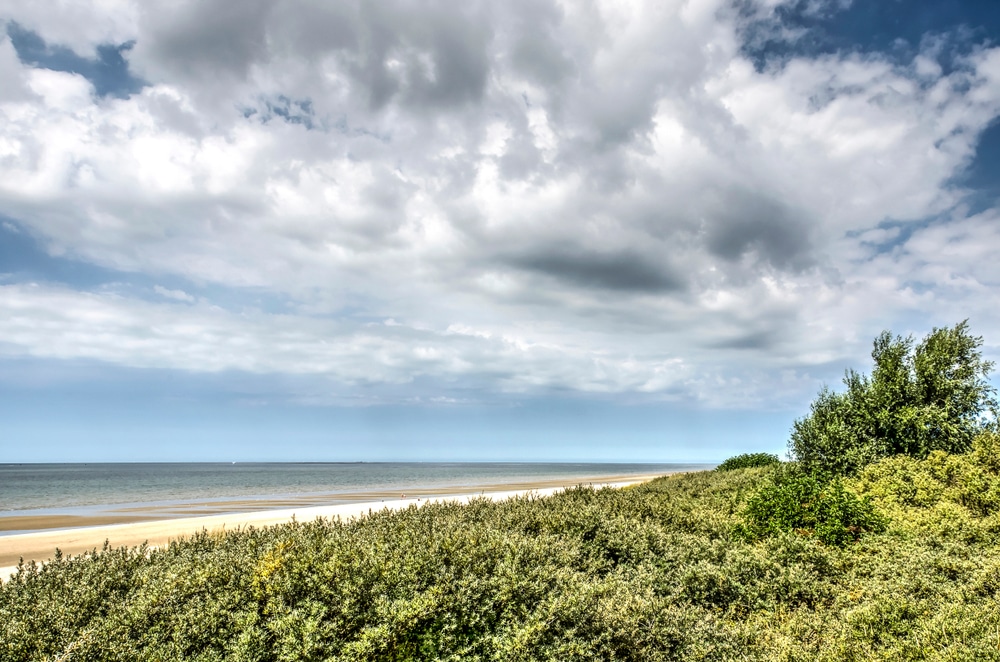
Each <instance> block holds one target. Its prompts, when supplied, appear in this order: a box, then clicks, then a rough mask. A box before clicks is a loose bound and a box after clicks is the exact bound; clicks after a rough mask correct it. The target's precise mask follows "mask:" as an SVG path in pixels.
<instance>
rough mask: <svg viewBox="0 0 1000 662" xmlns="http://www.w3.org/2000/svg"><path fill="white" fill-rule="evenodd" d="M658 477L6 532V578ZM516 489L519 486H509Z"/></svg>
mask: <svg viewBox="0 0 1000 662" xmlns="http://www.w3.org/2000/svg"><path fill="white" fill-rule="evenodd" d="M659 475H660V474H657V475H656V476H632V477H629V478H628V479H626V480H618V481H614V482H599V483H598V482H590V481H589V480H577V481H569V482H564V484H562V485H559V486H541V487H539V486H535V487H527V488H524V487H523V486H522V485H523V484H518V485H517V487H520V488H521V489H508V490H505V491H490V490H488V489H478V488H477V489H478V491H476V492H475V493H472V494H470V493H468V488H466V489H465V493H464V494H448V495H444V496H435V497H429V498H422V497H420V498H418V497H416V496H413V497H408V498H405V499H404V498H399V497H396V498H394V499H392V498H390V499H386V500H384V501H381V500H380V501H369V502H364V503H347V504H339V505H334V506H304V507H298V508H287V509H283V510H261V511H257V512H241V513H228V514H224V515H210V516H206V517H183V518H178V519H165V520H163V519H161V520H158V521H145V522H131V523H124V524H110V525H103V526H87V527H82V528H75V529H60V530H49V531H33V532H31V533H20V534H14V535H8V536H0V582H2V581H6V579H7V578H9V577H10V576H11V575H12V574H14V573H15V571H16V570H17V565H16V563H17V562H18V559H21V558H23V559H24V561H25V563H27V562H28V561H31V560H34V561H37V562H44V561H46V560H48V559H51V558H52V557H53V556H54V554H55V550H56V548H59V550H60V551H61V552H62V553H63V554H64V555H65V556H67V557H68V556H73V555H76V554H82V553H84V552H89V551H91V550H93V549H95V548H96V549H101V547H102V546H103V545H104V541H105V540H107V541H108V543H109V544H110V545H111V546H112V547H123V546H126V547H135V546H137V545H141V544H143V543H147V544H149V545H151V546H163V545H167V544H168V543H169V542H170V541H171V540H177V539H178V538H183V537H185V536H189V535H192V534H194V533H197V532H199V531H201V530H202V529H205V530H207V531H218V530H223V529H227V528H228V529H238V528H242V527H247V526H254V527H262V526H269V525H272V524H282V523H285V522H289V521H291V519H292V518H293V517H294V518H295V519H296V521H299V522H311V521H313V520H314V519H316V518H318V517H325V518H334V517H339V518H340V519H342V520H348V519H352V518H356V517H360V516H362V515H367V514H368V513H369V512H377V511H380V510H386V509H388V510H401V509H403V508H407V507H409V506H411V505H417V506H421V505H424V504H426V503H431V502H443V501H448V502H457V503H468V502H469V500H471V499H475V498H482V497H486V498H489V499H492V500H494V501H497V500H502V499H509V498H511V497H513V496H519V495H524V494H528V493H533V494H537V495H538V496H548V495H550V494H553V493H555V492H559V491H561V490H563V489H565V488H566V487H572V486H574V485H579V484H587V485H593V486H594V487H595V488H596V487H625V486H628V485H635V484H638V483H643V482H646V481H648V480H651V479H653V478H656V477H657V476H659ZM508 487H513V486H508Z"/></svg>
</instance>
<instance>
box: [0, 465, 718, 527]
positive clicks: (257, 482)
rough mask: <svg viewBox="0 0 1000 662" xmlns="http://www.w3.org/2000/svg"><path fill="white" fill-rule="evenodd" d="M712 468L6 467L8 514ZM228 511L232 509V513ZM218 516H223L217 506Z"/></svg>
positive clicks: (2, 495) (343, 496) (314, 498)
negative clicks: (219, 513) (219, 514)
mask: <svg viewBox="0 0 1000 662" xmlns="http://www.w3.org/2000/svg"><path fill="white" fill-rule="evenodd" d="M711 466H713V465H705V464H619V463H606V464H599V463H534V462H532V463H522V462H356V463H338V462H329V463H326V462H322V463H311V462H310V463H253V462H237V463H90V464H0V517H11V516H23V515H94V514H97V513H100V512H110V511H125V510H141V509H144V508H163V507H165V506H172V507H182V506H185V505H186V504H188V505H194V504H197V505H200V506H204V505H205V504H208V505H209V506H211V505H212V504H216V505H218V504H224V503H225V502H234V503H235V502H237V501H238V502H239V503H240V504H241V506H240V507H241V508H242V507H245V506H246V503H247V502H252V501H254V500H259V501H262V502H273V501H276V500H281V499H300V500H301V499H303V498H308V499H309V501H310V503H313V504H317V505H318V504H325V503H330V504H334V503H344V502H348V501H351V500H356V498H357V495H364V494H372V493H388V492H401V493H405V492H411V493H412V492H418V491H419V492H422V493H427V494H433V493H434V492H436V491H442V492H444V491H447V490H449V489H454V488H457V487H463V488H464V487H468V488H470V491H475V490H476V488H477V487H480V486H494V485H499V484H516V483H531V482H538V481H548V480H567V479H574V480H579V481H580V483H586V482H587V480H588V479H590V478H600V477H606V476H640V475H650V474H667V473H676V472H683V471H699V470H702V469H707V468H710V467H711ZM222 510H225V508H223V509H222ZM213 511H216V512H217V511H219V508H218V507H216V508H214V509H213Z"/></svg>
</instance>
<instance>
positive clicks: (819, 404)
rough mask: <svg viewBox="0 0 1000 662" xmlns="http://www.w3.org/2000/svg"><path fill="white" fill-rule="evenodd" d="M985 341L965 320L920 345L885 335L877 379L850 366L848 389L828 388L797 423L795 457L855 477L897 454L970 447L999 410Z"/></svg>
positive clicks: (875, 355)
mask: <svg viewBox="0 0 1000 662" xmlns="http://www.w3.org/2000/svg"><path fill="white" fill-rule="evenodd" d="M982 344H983V339H982V338H981V337H978V336H972V335H971V334H970V333H969V330H968V325H967V323H966V322H961V323H959V324H956V325H955V326H954V327H953V328H950V329H949V328H942V329H937V328H935V329H934V330H933V331H932V332H931V333H930V334H928V335H927V337H925V338H924V339H923V340H922V341H921V342H920V343H919V344H917V345H916V346H914V341H913V338H912V337H907V338H903V337H901V336H895V337H893V336H892V334H890V333H889V332H888V331H885V332H883V333H882V334H881V335H880V336H879V337H878V338H876V339H875V343H874V347H873V349H872V359H873V360H874V362H875V367H874V369H873V370H872V374H871V377H868V376H866V375H863V374H860V373H857V372H855V371H854V370H849V371H848V372H847V374H846V375H845V377H844V385H845V386H846V387H847V390H846V391H845V392H844V393H833V392H831V391H830V390H829V389H827V388H825V387H824V388H823V390H821V391H820V393H819V396H818V397H817V398H816V400H815V401H814V402H813V403H812V406H811V411H810V413H809V415H808V416H806V417H805V418H802V419H800V420H797V421H795V424H794V427H793V430H792V436H791V440H790V441H789V450H790V454H791V455H792V457H794V458H795V459H796V460H798V461H800V462H801V463H802V464H803V465H805V466H807V467H809V468H811V469H817V470H820V471H825V472H830V473H836V474H847V475H851V474H854V473H856V472H858V471H859V470H861V469H862V468H864V467H865V466H866V465H868V464H870V463H871V462H874V461H876V460H879V459H881V458H884V457H891V456H893V455H909V456H912V457H916V458H923V457H927V455H928V454H929V453H930V452H932V451H935V450H938V451H944V452H946V453H964V452H966V451H968V450H969V449H970V447H971V446H972V440H973V439H974V438H975V437H976V435H978V434H980V433H982V432H983V431H985V430H986V429H987V428H988V427H989V416H988V415H989V414H991V413H992V414H995V413H996V409H997V401H996V399H995V397H994V394H995V390H994V388H993V387H992V386H991V385H990V383H989V381H988V380H987V377H988V375H989V373H990V371H991V370H992V368H993V364H992V363H991V362H989V361H985V360H983V357H982V352H981V351H980V349H979V348H980V347H981V346H982Z"/></svg>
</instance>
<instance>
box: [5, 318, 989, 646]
mask: <svg viewBox="0 0 1000 662" xmlns="http://www.w3.org/2000/svg"><path fill="white" fill-rule="evenodd" d="M981 343H982V341H981V339H978V338H975V337H972V336H971V335H969V333H968V330H967V328H966V327H965V325H964V324H960V325H956V326H955V327H953V328H951V329H935V330H934V331H933V332H932V334H930V335H929V336H928V337H927V338H925V339H924V341H923V342H921V343H920V344H914V343H913V341H912V340H910V339H904V338H893V337H891V336H888V335H883V336H881V337H880V339H879V340H877V341H876V347H875V350H876V351H875V352H874V353H873V357H874V358H875V362H876V368H875V371H873V373H872V376H871V377H868V376H864V375H859V374H857V373H853V372H849V373H848V375H847V378H846V379H845V381H847V382H848V383H847V386H848V390H847V391H846V394H835V393H832V392H830V391H828V390H824V391H822V392H821V394H820V397H819V398H818V400H817V402H816V403H814V406H813V408H812V410H811V412H810V413H809V415H807V416H806V417H805V418H804V419H802V420H800V421H798V422H796V425H795V428H794V430H793V435H792V441H791V443H790V453H791V455H792V457H793V459H794V460H795V461H793V462H775V461H774V459H773V458H770V459H768V458H765V457H764V456H762V455H761V456H759V457H757V458H750V459H745V460H738V461H734V462H731V463H729V465H728V466H726V465H724V466H723V467H720V468H723V469H725V470H715V471H707V472H699V473H692V474H685V475H678V476H669V477H664V478H661V479H658V480H655V481H652V482H649V483H646V484H643V485H639V486H635V487H633V488H628V489H600V490H593V489H589V488H577V489H572V490H568V491H566V492H564V493H560V494H557V495H554V496H551V497H546V498H535V497H531V496H528V497H522V498H516V499H511V500H509V501H503V502H491V501H488V500H479V501H474V502H473V503H471V504H470V505H466V506H459V505H454V504H429V505H426V506H424V507H421V508H418V507H411V508H409V509H408V510H404V511H399V512H391V513H390V512H379V513H374V514H372V515H370V516H367V517H364V518H361V519H359V520H356V521H350V522H340V521H328V520H317V521H315V522H309V523H302V522H293V523H290V524H286V525H280V526H275V527H268V528H262V529H252V528H250V529H246V530H241V531H232V532H226V533H220V534H209V533H202V534H199V535H196V536H193V537H191V538H189V539H186V540H183V541H180V542H176V543H173V544H171V545H170V546H169V547H167V548H163V549H155V550H151V549H146V548H142V547H140V548H132V549H124V548H123V549H103V550H95V551H94V552H92V553H89V554H85V555H82V556H80V557H77V558H73V559H66V558H61V557H59V558H56V559H55V560H53V561H52V562H49V563H46V564H45V565H44V566H36V565H26V566H23V567H22V568H21V570H20V572H19V573H18V574H17V575H16V576H15V577H14V579H12V581H10V582H9V583H7V584H6V585H4V586H3V587H2V588H0V660H4V661H7V660H10V661H15V660H16V661H18V662H21V661H24V660H54V659H61V660H177V659H197V660H248V661H249V660H261V661H263V660H498V661H499V660H504V661H506V660H873V659H874V660H910V659H913V660H915V659H933V660H1000V435H998V434H997V432H996V430H995V420H996V419H995V409H996V403H995V400H994V399H993V391H992V389H991V387H990V386H989V382H988V381H987V379H986V377H987V374H988V372H989V370H990V369H991V367H992V366H991V365H990V364H989V363H988V362H985V361H983V360H982V357H981V355H980V353H979V347H980V346H981ZM887 347H888V348H889V350H891V351H889V352H888V354H891V356H889V355H888V354H887V353H886V352H887V350H886V349H885V348H887ZM883 359H885V360H883ZM889 359H891V360H889ZM970 366H971V369H967V368H970ZM893 371H894V372H893ZM878 407H882V409H878ZM845 458H846V459H845Z"/></svg>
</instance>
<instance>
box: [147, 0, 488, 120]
mask: <svg viewBox="0 0 1000 662" xmlns="http://www.w3.org/2000/svg"><path fill="white" fill-rule="evenodd" d="M144 20H145V21H147V22H148V23H149V25H150V32H149V34H150V38H149V39H147V40H143V41H142V42H141V43H137V47H136V49H135V53H134V54H133V56H132V59H133V61H134V62H135V63H136V64H137V66H138V67H139V69H140V70H141V71H143V72H146V73H147V75H150V76H152V77H155V78H157V79H159V80H176V79H177V78H178V77H179V78H181V79H187V80H191V81H196V82H198V83H201V84H211V83H212V82H234V83H242V82H246V81H247V79H248V78H249V77H250V75H251V73H252V70H253V68H254V67H267V66H268V65H269V64H270V63H276V62H281V61H283V60H286V59H289V58H291V59H296V58H302V57H304V58H309V59H312V60H313V61H316V62H322V61H323V60H324V59H325V58H333V59H334V60H336V61H337V62H338V63H339V65H340V66H341V67H343V69H344V70H345V71H346V72H348V73H349V75H350V77H351V79H352V82H353V85H354V86H355V87H356V88H357V89H356V90H354V92H353V93H354V94H356V95H360V96H363V97H365V98H366V99H367V101H368V103H369V105H370V107H372V108H374V109H381V108H384V107H385V106H386V105H387V104H388V103H389V102H390V101H391V100H393V99H394V98H397V97H398V98H399V99H400V101H401V102H402V103H404V104H407V105H412V106H414V107H424V106H427V107H430V108H434V107H438V106H449V105H455V104H462V103H466V102H475V101H477V100H479V98H480V97H481V96H482V94H483V92H484V90H485V86H486V80H487V76H488V75H489V69H490V59H489V54H488V51H487V49H488V46H489V42H490V37H491V34H490V27H489V24H488V22H487V20H486V16H485V12H484V11H482V9H481V7H479V6H478V5H477V4H476V3H467V4H463V5H461V6H456V5H453V4H450V3H444V2H437V3H427V4H420V5H417V4H416V3H412V2H406V1H399V2H384V3H383V2H380V3H365V2H346V3H321V2H302V3H274V2H271V1H270V0H253V1H251V2H246V3H238V4H233V3H230V2H224V1H219V0H213V1H211V2H205V3H186V4H183V3H182V4H177V5H171V6H169V7H166V6H162V7H155V8H150V9H148V10H147V13H146V15H145V17H144Z"/></svg>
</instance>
